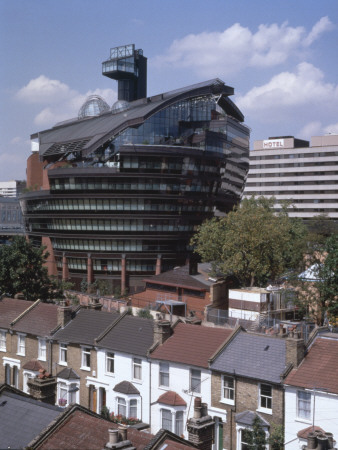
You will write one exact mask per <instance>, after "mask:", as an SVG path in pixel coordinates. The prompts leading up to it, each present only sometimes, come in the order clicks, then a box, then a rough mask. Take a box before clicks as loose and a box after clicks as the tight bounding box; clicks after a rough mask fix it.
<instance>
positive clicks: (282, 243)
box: [191, 197, 307, 286]
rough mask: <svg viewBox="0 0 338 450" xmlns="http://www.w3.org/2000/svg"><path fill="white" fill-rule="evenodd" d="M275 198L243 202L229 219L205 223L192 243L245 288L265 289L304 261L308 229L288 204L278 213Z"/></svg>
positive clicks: (203, 259) (229, 215)
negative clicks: (288, 207) (269, 282)
mask: <svg viewBox="0 0 338 450" xmlns="http://www.w3.org/2000/svg"><path fill="white" fill-rule="evenodd" d="M274 203H275V199H274V198H272V199H267V198H265V197H259V198H254V197H252V198H250V199H244V200H243V201H242V202H241V204H240V205H239V206H236V207H235V208H234V209H233V211H231V212H230V213H229V214H228V215H227V216H226V217H224V218H221V219H217V218H214V219H211V220H209V221H207V222H205V223H203V224H202V225H201V226H200V227H199V228H198V231H197V234H196V235H195V236H194V237H193V238H192V241H191V244H192V245H193V246H194V248H195V251H196V252H197V253H198V254H199V255H200V256H201V258H202V261H204V262H212V263H213V264H214V268H215V269H216V268H217V269H218V270H220V271H221V272H223V273H224V274H225V275H235V276H236V277H237V279H238V281H239V282H240V284H241V285H242V286H254V285H257V286H265V285H266V283H267V282H268V281H270V280H272V281H273V280H275V279H277V278H278V277H279V276H280V275H281V274H283V273H284V272H285V271H286V270H288V269H291V268H295V267H297V266H298V265H299V263H300V262H301V261H302V259H303V254H304V251H305V248H306V235H307V229H306V227H305V226H304V225H303V223H302V222H301V221H299V220H298V219H291V218H289V216H288V213H287V208H286V206H287V205H283V206H282V208H281V211H280V212H277V213H276V212H275V210H274V208H273V206H274Z"/></svg>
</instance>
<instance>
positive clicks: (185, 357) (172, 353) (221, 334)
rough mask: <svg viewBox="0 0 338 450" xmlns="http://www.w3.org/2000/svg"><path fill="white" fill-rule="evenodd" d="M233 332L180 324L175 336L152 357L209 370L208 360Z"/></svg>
mask: <svg viewBox="0 0 338 450" xmlns="http://www.w3.org/2000/svg"><path fill="white" fill-rule="evenodd" d="M232 332H233V330H231V329H225V328H210V327H204V326H201V325H191V324H187V323H179V324H178V325H177V326H176V327H175V328H174V333H173V335H172V336H170V338H169V339H167V340H166V341H165V342H164V344H162V345H161V346H159V347H157V348H156V349H155V350H154V351H153V352H152V353H151V355H150V357H151V358H153V359H161V360H165V361H172V362H178V363H183V364H189V365H193V366H198V367H204V368H208V360H209V359H210V357H211V356H212V355H213V354H214V353H215V352H216V350H218V348H219V347H220V346H221V345H222V344H223V343H224V342H225V341H226V339H227V338H228V337H229V336H230V335H231V333H232Z"/></svg>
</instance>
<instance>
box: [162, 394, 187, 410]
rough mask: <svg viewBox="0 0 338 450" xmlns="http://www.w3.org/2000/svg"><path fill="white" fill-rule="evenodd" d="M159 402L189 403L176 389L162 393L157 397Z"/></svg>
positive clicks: (181, 404) (184, 404) (183, 404)
mask: <svg viewBox="0 0 338 450" xmlns="http://www.w3.org/2000/svg"><path fill="white" fill-rule="evenodd" d="M157 403H163V404H164V405H170V406H187V403H186V402H185V401H184V400H183V398H182V397H180V396H179V395H178V394H176V392H174V391H167V392H165V393H164V394H162V395H160V396H159V398H158V399H157Z"/></svg>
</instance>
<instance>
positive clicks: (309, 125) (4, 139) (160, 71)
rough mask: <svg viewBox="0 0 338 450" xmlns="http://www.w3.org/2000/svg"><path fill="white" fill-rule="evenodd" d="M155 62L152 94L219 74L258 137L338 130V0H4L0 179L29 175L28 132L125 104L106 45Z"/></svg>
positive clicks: (0, 18) (0, 6) (0, 17)
mask: <svg viewBox="0 0 338 450" xmlns="http://www.w3.org/2000/svg"><path fill="white" fill-rule="evenodd" d="M131 43H134V44H135V46H136V48H142V49H143V51H144V55H145V56H146V57H147V58H148V95H154V94H157V93H160V92H165V91H169V90H172V89H176V88H179V87H182V86H187V85H190V84H193V83H198V82H201V81H205V80H208V79H211V78H216V77H218V78H221V79H222V80H223V81H224V82H225V83H226V84H228V85H230V86H233V87H234V88H235V95H234V96H233V97H232V100H233V101H234V102H235V103H236V104H237V106H239V108H240V109H241V110H242V112H243V114H244V116H245V123H246V124H247V125H248V126H249V127H250V128H251V130H252V132H251V145H252V144H253V141H254V140H257V139H265V138H267V137H269V136H279V135H294V136H296V137H299V138H304V139H308V140H309V139H310V138H311V136H315V135H321V134H325V133H338V115H337V112H338V77H337V75H338V70H337V69H338V67H337V66H338V1H337V0H320V1H318V0H209V1H206V0H0V56H1V60H0V61H1V65H0V108H1V109H0V114H1V116H0V118H1V119H0V133H1V140H0V181H6V180H11V179H24V178H25V168H26V159H27V157H28V156H29V155H30V135H31V134H33V133H35V132H37V131H41V130H44V129H47V128H50V127H51V126H53V125H54V124H55V123H57V122H59V121H61V120H66V119H69V118H72V117H76V116H77V113H78V110H79V109H80V107H81V105H82V103H83V102H84V101H85V99H86V97H87V96H88V95H91V94H94V93H96V94H99V95H101V96H102V97H103V98H104V99H105V100H106V101H107V102H108V103H109V104H113V103H114V101H115V99H116V89H117V83H116V82H115V81H113V80H110V79H109V78H106V77H103V76H102V74H101V63H102V61H104V60H106V59H108V56H109V50H110V48H112V47H116V46H119V45H124V44H131Z"/></svg>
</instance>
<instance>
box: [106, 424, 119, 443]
mask: <svg viewBox="0 0 338 450" xmlns="http://www.w3.org/2000/svg"><path fill="white" fill-rule="evenodd" d="M108 433H109V444H116V443H117V441H118V433H119V430H113V429H112V428H110V429H109V430H108Z"/></svg>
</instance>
